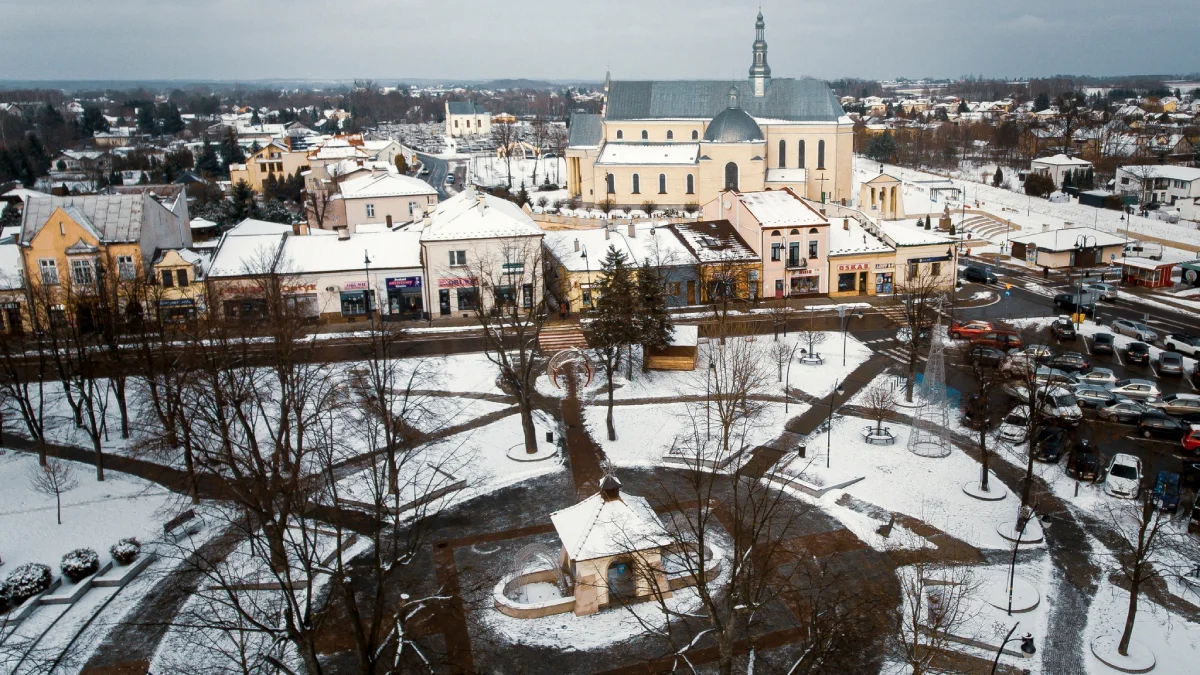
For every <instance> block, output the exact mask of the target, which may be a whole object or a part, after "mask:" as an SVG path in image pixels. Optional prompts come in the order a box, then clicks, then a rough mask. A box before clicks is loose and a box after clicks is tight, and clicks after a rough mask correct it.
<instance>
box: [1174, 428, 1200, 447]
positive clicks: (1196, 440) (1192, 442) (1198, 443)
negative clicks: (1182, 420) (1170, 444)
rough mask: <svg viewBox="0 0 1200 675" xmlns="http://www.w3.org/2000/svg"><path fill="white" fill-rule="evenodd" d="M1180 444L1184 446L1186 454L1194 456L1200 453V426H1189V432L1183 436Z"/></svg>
mask: <svg viewBox="0 0 1200 675" xmlns="http://www.w3.org/2000/svg"><path fill="white" fill-rule="evenodd" d="M1179 444H1180V445H1182V446H1183V451H1184V452H1190V453H1192V454H1196V453H1198V452H1200V424H1189V425H1188V432H1187V433H1186V434H1184V435H1183V440H1182V441H1180V442H1179Z"/></svg>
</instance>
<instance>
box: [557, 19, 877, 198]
mask: <svg viewBox="0 0 1200 675" xmlns="http://www.w3.org/2000/svg"><path fill="white" fill-rule="evenodd" d="M756 31H757V39H756V40H755V42H754V49H753V65H752V66H751V68H750V77H749V78H748V79H747V80H739V81H637V82H635V81H612V80H611V79H606V82H605V93H606V96H607V100H606V103H605V107H604V112H603V114H601V115H575V116H573V117H572V119H571V132H570V137H569V139H568V147H567V151H566V157H567V188H568V190H569V192H570V194H571V195H572V196H574V197H579V198H581V199H582V201H583V202H584V203H585V204H589V205H595V204H605V203H611V204H612V205H614V206H632V207H639V206H641V205H642V204H643V203H644V202H653V203H654V204H656V205H658V206H678V207H687V206H695V205H698V204H704V203H706V202H708V201H710V200H712V199H714V198H715V197H716V195H717V193H718V192H720V191H722V190H726V189H732V190H739V191H745V192H749V191H757V190H763V189H765V188H776V189H778V188H783V187H790V188H792V189H793V190H795V191H796V192H797V193H798V194H800V195H802V196H806V197H808V198H810V199H814V200H818V201H843V200H845V201H847V202H848V201H850V199H851V196H852V194H851V182H852V179H851V173H852V162H853V150H854V137H853V126H854V125H853V121H852V120H851V119H850V118H849V117H848V116H847V115H846V113H845V112H844V111H843V110H842V107H841V104H840V103H838V100H837V97H835V96H834V95H833V92H831V91H830V90H829V88H828V87H827V86H825V84H824V83H823V82H820V81H818V80H814V79H807V78H805V79H789V78H780V79H772V77H771V68H770V66H768V65H767V43H766V40H765V24H764V22H763V19H762V14H759V16H758V22H757V24H756Z"/></svg>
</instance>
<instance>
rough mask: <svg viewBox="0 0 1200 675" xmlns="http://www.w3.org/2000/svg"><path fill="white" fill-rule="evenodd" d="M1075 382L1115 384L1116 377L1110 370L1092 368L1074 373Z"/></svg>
mask: <svg viewBox="0 0 1200 675" xmlns="http://www.w3.org/2000/svg"><path fill="white" fill-rule="evenodd" d="M1075 381H1076V382H1078V383H1080V384H1099V385H1105V384H1116V382H1117V376H1116V375H1113V371H1112V368H1092V369H1091V370H1086V371H1083V372H1081V373H1075Z"/></svg>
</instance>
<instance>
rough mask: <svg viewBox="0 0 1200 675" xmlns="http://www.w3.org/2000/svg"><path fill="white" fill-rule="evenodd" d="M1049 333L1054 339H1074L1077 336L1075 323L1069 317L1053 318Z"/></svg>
mask: <svg viewBox="0 0 1200 675" xmlns="http://www.w3.org/2000/svg"><path fill="white" fill-rule="evenodd" d="M1050 334H1051V335H1053V336H1054V339H1056V340H1074V339H1075V338H1076V337H1078V336H1079V334H1078V333H1076V332H1075V324H1074V323H1073V322H1072V321H1071V320H1070V319H1062V318H1059V319H1055V320H1054V323H1052V324H1050Z"/></svg>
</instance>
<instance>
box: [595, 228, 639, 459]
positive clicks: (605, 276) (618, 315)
mask: <svg viewBox="0 0 1200 675" xmlns="http://www.w3.org/2000/svg"><path fill="white" fill-rule="evenodd" d="M592 292H593V293H597V292H598V293H599V294H600V297H599V299H597V300H596V301H595V307H596V309H595V321H593V322H592V337H591V345H592V350H593V351H594V352H595V353H596V358H597V360H599V361H600V367H601V368H603V370H604V376H605V377H606V378H607V379H608V440H610V441H615V440H617V429H616V427H615V426H614V425H613V377H614V376H615V375H616V373H617V369H618V368H620V367H621V351H622V350H623V349H624V348H625V347H626V345H629V344H631V343H633V342H634V341H635V340H637V339H638V335H637V330H636V327H635V326H634V314H635V308H636V305H637V301H636V298H637V295H636V293H637V287H636V286H635V284H634V282H633V274H632V270H631V269H630V267H629V262H628V258H627V257H626V256H625V254H624V253H622V252H620V251H618V250H617V249H616V248H614V247H613V246H611V245H610V246H609V247H608V253H606V254H605V255H604V262H603V263H601V266H600V279H599V283H596V284H593V285H592Z"/></svg>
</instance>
